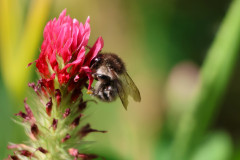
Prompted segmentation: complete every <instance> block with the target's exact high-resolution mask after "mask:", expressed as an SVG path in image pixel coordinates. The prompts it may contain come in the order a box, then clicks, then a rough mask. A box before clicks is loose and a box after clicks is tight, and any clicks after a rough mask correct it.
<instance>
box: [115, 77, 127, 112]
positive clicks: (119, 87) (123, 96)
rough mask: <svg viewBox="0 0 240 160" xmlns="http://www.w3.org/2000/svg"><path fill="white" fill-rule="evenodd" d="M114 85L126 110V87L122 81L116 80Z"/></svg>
mask: <svg viewBox="0 0 240 160" xmlns="http://www.w3.org/2000/svg"><path fill="white" fill-rule="evenodd" d="M116 87H117V91H118V96H119V97H120V99H121V101H122V104H123V106H124V108H125V109H126V110H127V106H128V92H127V90H126V88H125V87H124V84H123V83H122V81H119V80H116Z"/></svg>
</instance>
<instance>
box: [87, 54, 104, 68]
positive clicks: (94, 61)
mask: <svg viewBox="0 0 240 160" xmlns="http://www.w3.org/2000/svg"><path fill="white" fill-rule="evenodd" d="M102 62H103V57H102V54H98V55H97V56H96V57H95V58H93V59H92V61H91V63H90V68H91V69H93V70H97V69H98V68H99V67H100V65H101V64H102Z"/></svg>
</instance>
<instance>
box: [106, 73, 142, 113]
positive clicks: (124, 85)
mask: <svg viewBox="0 0 240 160" xmlns="http://www.w3.org/2000/svg"><path fill="white" fill-rule="evenodd" d="M109 71H110V73H111V75H112V77H113V79H115V86H116V87H117V91H118V95H119V97H120V99H121V101H122V104H123V106H124V108H125V109H127V106H128V95H130V96H131V97H133V99H134V100H135V101H137V102H140V101H141V96H140V92H139V90H138V88H137V86H136V85H135V83H134V82H133V80H132V79H131V77H130V76H129V75H128V73H127V72H124V73H123V74H121V75H118V74H116V72H114V71H113V70H109Z"/></svg>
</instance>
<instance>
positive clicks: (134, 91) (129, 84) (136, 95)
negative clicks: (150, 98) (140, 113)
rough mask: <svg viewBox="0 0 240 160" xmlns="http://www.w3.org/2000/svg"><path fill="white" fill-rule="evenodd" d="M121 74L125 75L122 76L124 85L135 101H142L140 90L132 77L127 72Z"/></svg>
mask: <svg viewBox="0 0 240 160" xmlns="http://www.w3.org/2000/svg"><path fill="white" fill-rule="evenodd" d="M121 76H124V77H121V81H122V82H123V83H124V84H123V86H124V88H125V90H127V93H128V94H129V95H130V96H131V97H132V98H133V99H134V101H137V102H140V101H141V95H140V92H139V90H138V88H137V86H136V85H135V83H134V82H133V80H132V79H131V77H130V76H129V75H128V73H127V72H124V73H123V74H122V75H121Z"/></svg>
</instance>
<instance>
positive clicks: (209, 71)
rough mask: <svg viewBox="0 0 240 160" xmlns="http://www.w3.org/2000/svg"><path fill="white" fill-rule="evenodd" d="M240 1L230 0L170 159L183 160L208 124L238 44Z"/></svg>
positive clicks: (181, 122) (234, 58)
mask: <svg viewBox="0 0 240 160" xmlns="http://www.w3.org/2000/svg"><path fill="white" fill-rule="evenodd" d="M239 8H240V0H234V1H233V2H232V4H231V5H230V8H229V11H228V13H227V15H226V17H225V19H224V21H223V23H222V25H221V26H220V29H219V31H218V33H217V35H216V38H215V40H214V42H213V44H212V46H211V47H210V49H209V51H208V54H207V57H206V60H205V62H204V64H203V66H202V69H201V74H200V89H199V91H198V93H197V94H196V96H195V97H194V98H193V99H192V101H191V102H190V103H189V105H191V107H190V108H191V110H189V111H188V112H187V113H185V115H184V116H183V118H182V120H181V121H180V125H179V128H178V130H177V132H176V137H175V140H174V143H173V154H172V159H174V160H186V159H189V157H190V156H191V155H190V153H191V151H192V150H193V149H194V147H196V145H197V144H198V142H199V141H200V140H201V137H202V136H203V134H204V132H205V131H206V129H207V127H208V126H209V124H210V123H211V119H212V117H213V115H214V113H215V111H216V110H217V109H218V107H219V102H220V100H221V97H222V96H223V94H224V91H225V89H226V86H227V84H228V80H229V78H230V76H231V72H232V70H233V68H234V64H235V62H236V59H237V56H238V54H237V53H238V48H239V46H240V9H239Z"/></svg>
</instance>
